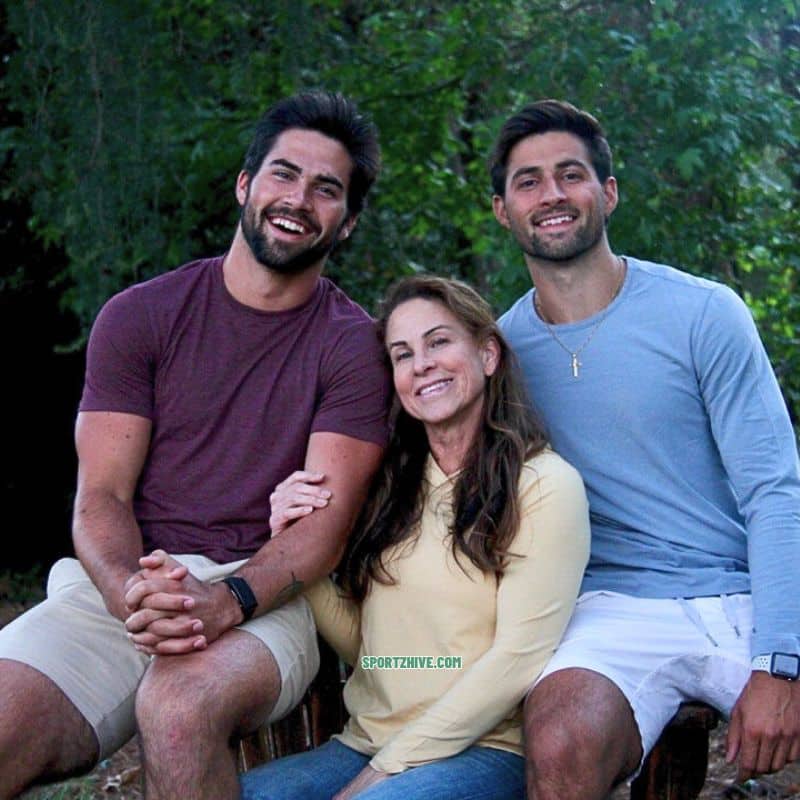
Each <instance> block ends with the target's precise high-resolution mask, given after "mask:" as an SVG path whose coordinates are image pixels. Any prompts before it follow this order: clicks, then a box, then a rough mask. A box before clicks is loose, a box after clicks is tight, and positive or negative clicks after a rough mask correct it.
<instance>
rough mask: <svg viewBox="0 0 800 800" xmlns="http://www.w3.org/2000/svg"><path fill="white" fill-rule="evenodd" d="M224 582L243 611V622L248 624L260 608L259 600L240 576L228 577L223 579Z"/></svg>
mask: <svg viewBox="0 0 800 800" xmlns="http://www.w3.org/2000/svg"><path fill="white" fill-rule="evenodd" d="M222 582H223V583H224V584H225V585H226V586H227V587H228V589H230V591H231V594H232V595H233V596H234V597H235V598H236V602H237V603H238V604H239V608H241V609H242V616H243V617H244V619H243V620H242V622H247V620H249V619H250V617H252V616H253V614H254V613H255V610H256V609H257V608H258V600H256V596H255V594H253V590H252V589H251V588H250V584H249V583H248V582H247V581H246V580H245V579H244V578H241V577H239V576H238V575H228V577H226V578H223V579H222Z"/></svg>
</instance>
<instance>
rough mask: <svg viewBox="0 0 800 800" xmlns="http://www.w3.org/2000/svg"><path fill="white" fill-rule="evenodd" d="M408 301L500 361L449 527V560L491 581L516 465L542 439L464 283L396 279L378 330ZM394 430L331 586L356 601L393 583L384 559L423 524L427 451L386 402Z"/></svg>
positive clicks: (513, 371)
mask: <svg viewBox="0 0 800 800" xmlns="http://www.w3.org/2000/svg"><path fill="white" fill-rule="evenodd" d="M417 298H421V299H425V300H432V301H433V302H436V303H440V304H441V305H442V306H444V307H445V308H446V309H448V310H449V311H450V313H452V314H453V315H454V316H455V317H456V318H457V319H458V320H459V321H460V322H461V324H463V325H464V326H465V327H466V328H467V330H468V331H469V332H470V334H471V335H472V337H473V339H474V341H475V342H476V343H477V344H479V345H480V344H483V343H484V342H486V340H487V339H488V338H490V337H494V339H496V340H497V342H498V345H499V347H500V359H499V362H498V365H497V369H496V370H495V372H494V374H493V375H491V376H490V377H489V378H487V382H486V395H485V402H484V406H483V418H482V421H481V425H480V428H479V430H478V432H477V434H476V437H475V440H474V441H473V443H472V446H471V447H470V449H469V451H468V453H467V456H466V458H465V462H464V465H463V467H462V469H461V471H460V472H459V474H458V477H457V479H456V484H455V487H454V493H453V522H452V525H451V527H450V535H451V539H452V547H453V553H454V555H455V557H456V559H458V555H459V553H463V554H464V555H465V556H466V557H467V558H469V560H470V561H472V563H473V564H475V566H476V567H478V568H479V569H481V570H483V571H484V572H489V571H492V572H494V573H495V574H496V575H498V576H500V575H502V573H503V569H504V567H505V565H506V563H507V559H508V557H509V556H510V555H511V554H510V553H509V550H508V547H509V545H510V543H511V541H512V539H513V538H514V536H515V535H516V532H517V528H518V526H519V519H520V512H519V503H518V498H517V486H518V483H519V477H520V473H521V471H522V465H523V464H524V463H525V461H526V460H527V459H529V458H531V457H532V456H533V455H535V454H537V453H539V452H541V451H542V450H543V449H544V448H545V446H546V445H547V436H546V434H545V432H544V429H543V427H542V425H541V424H540V423H539V421H538V420H537V418H536V416H535V414H534V413H533V411H532V410H531V406H530V404H529V402H528V398H527V396H526V392H525V389H524V384H523V382H522V377H521V374H520V371H519V367H518V366H517V362H516V359H515V357H514V354H513V353H512V352H511V350H510V348H509V347H508V345H507V343H506V341H505V339H504V338H503V335H502V334H501V333H500V330H499V328H498V327H497V324H496V323H495V321H494V317H493V315H492V310H491V308H490V307H489V304H488V303H487V302H486V301H485V300H483V298H481V297H480V295H479V294H478V293H477V292H476V291H475V290H474V289H472V288H471V287H470V286H468V285H467V284H465V283H462V282H460V281H455V280H451V279H447V278H440V277H436V276H431V275H416V276H413V277H409V278H404V279H401V280H400V281H399V282H398V283H396V284H395V285H394V286H393V287H392V288H391V289H390V290H389V292H388V294H387V296H386V299H385V300H384V303H383V307H382V309H381V315H380V318H379V321H378V329H379V333H380V335H381V338H382V340H385V333H386V325H387V322H388V320H389V317H390V316H391V314H392V312H393V311H394V310H395V309H396V308H397V307H398V306H400V305H401V304H403V303H406V302H408V301H409V300H414V299H417ZM392 415H393V429H392V436H391V439H390V442H389V447H388V449H387V452H386V456H385V458H384V461H383V466H382V468H381V470H379V472H378V474H377V475H376V477H375V479H374V481H373V484H372V487H371V489H370V493H369V500H368V502H367V504H366V506H365V507H364V509H363V511H362V513H361V515H360V516H359V519H358V521H357V522H356V526H355V528H354V530H353V533H352V534H351V536H350V540H349V543H348V547H347V550H346V552H345V556H344V560H343V562H342V565H341V570H340V579H341V581H342V584H343V586H344V588H345V589H346V590H347V592H348V593H349V594H350V595H351V596H352V597H353V598H354V599H355V600H357V601H359V602H360V601H361V600H363V599H364V597H365V596H366V594H367V591H368V588H369V582H370V581H371V580H376V581H379V582H380V583H392V582H393V581H392V577H391V575H390V574H389V572H388V571H387V565H386V564H385V562H384V560H383V558H384V553H385V552H386V551H387V549H388V548H390V547H393V546H394V545H397V544H400V543H401V542H403V541H405V540H407V539H409V538H411V537H414V536H416V535H417V532H418V524H419V520H420V517H421V515H422V504H423V498H424V494H425V493H424V489H423V476H424V472H425V462H426V460H427V458H428V453H429V452H430V448H429V445H428V439H427V436H426V435H425V429H424V427H423V425H422V423H421V422H420V421H419V420H417V419H414V418H413V417H411V416H410V415H409V414H407V413H406V412H405V411H404V410H403V408H402V407H401V406H400V404H399V402H398V401H397V399H395V406H394V408H393V411H392Z"/></svg>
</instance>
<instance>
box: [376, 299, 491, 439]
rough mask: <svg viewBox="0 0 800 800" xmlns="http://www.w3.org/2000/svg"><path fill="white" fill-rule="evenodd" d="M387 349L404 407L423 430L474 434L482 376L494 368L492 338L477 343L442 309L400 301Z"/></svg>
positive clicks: (432, 304) (436, 304)
mask: <svg viewBox="0 0 800 800" xmlns="http://www.w3.org/2000/svg"><path fill="white" fill-rule="evenodd" d="M386 348H387V350H388V352H389V358H390V359H391V363H392V372H393V376H394V386H395V390H396V391H397V396H398V398H399V400H400V402H401V403H402V405H403V408H404V409H405V410H406V412H407V413H408V414H410V415H411V416H412V417H414V418H416V419H419V420H421V421H422V422H423V424H425V426H426V428H428V426H433V427H447V428H450V427H453V426H455V425H462V424H464V425H465V426H466V428H465V434H466V433H469V434H470V435H471V434H472V433H474V431H475V430H477V427H478V425H479V423H480V418H481V409H482V407H483V400H484V392H485V387H486V378H487V376H489V375H491V374H492V373H493V372H494V370H495V369H496V367H497V362H498V358H499V347H498V345H497V342H496V341H495V340H494V339H493V338H491V337H490V338H489V339H488V340H487V341H486V342H483V343H481V342H476V341H475V339H474V338H473V336H472V334H471V333H470V332H469V331H468V330H467V328H466V327H465V326H464V325H463V323H461V322H460V321H459V319H458V318H457V317H456V316H455V315H454V314H453V313H452V312H451V311H450V310H449V309H448V308H446V307H445V306H444V305H442V304H441V303H439V302H437V301H435V300H427V299H424V298H414V299H413V300H407V301H406V302H404V303H401V304H400V305H399V306H397V308H395V309H394V311H392V313H391V315H390V316H389V319H388V322H387V325H386Z"/></svg>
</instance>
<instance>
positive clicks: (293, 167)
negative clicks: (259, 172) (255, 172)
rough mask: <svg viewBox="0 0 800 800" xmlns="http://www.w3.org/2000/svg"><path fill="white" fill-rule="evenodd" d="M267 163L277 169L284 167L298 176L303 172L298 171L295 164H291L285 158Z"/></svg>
mask: <svg viewBox="0 0 800 800" xmlns="http://www.w3.org/2000/svg"><path fill="white" fill-rule="evenodd" d="M269 163H270V164H275V165H276V166H279V167H286V169H290V170H291V171H292V172H296V173H297V174H298V175H300V174H301V173H302V172H303V170H302V169H300V167H298V166H297V164H293V163H292V162H291V161H287V160H286V159H285V158H274V159H272V161H270V162H269Z"/></svg>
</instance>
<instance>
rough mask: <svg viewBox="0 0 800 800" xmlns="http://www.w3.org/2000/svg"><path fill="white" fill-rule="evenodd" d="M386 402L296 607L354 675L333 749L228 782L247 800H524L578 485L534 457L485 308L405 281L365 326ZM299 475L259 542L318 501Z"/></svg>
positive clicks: (540, 454)
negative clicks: (329, 556) (338, 557)
mask: <svg viewBox="0 0 800 800" xmlns="http://www.w3.org/2000/svg"><path fill="white" fill-rule="evenodd" d="M379 330H380V332H381V335H382V337H383V339H384V341H385V343H386V350H387V353H388V356H389V360H390V362H391V366H392V371H393V376H394V385H395V390H396V395H397V401H399V404H398V407H397V409H396V419H395V424H394V430H393V435H392V440H391V442H390V445H389V449H388V452H387V455H386V459H385V462H384V465H383V469H382V473H381V474H380V475H379V476H378V477H377V478H376V481H375V485H374V486H373V489H372V492H371V494H370V497H371V500H370V503H369V504H368V507H367V508H365V510H364V512H363V513H362V516H361V518H360V520H359V521H358V523H357V525H356V528H355V530H354V532H353V534H352V535H351V538H350V542H349V545H348V550H347V552H346V555H345V558H344V560H343V562H342V565H341V569H340V575H339V578H340V584H341V588H339V587H337V586H336V585H335V584H334V583H333V582H331V581H330V580H326V581H323V582H321V583H318V584H316V585H315V586H313V587H312V588H311V589H310V590H308V592H307V594H306V596H307V597H308V599H309V601H310V602H311V605H312V608H313V611H314V617H315V619H316V622H317V626H318V628H319V631H320V632H321V634H322V635H323V636H324V637H325V638H326V639H327V640H328V641H329V642H330V643H331V645H332V646H333V647H334V648H335V649H336V650H337V652H338V653H339V655H340V656H341V657H342V658H343V659H344V661H346V662H347V663H348V664H351V665H352V666H353V672H352V674H351V676H350V678H349V680H348V681H347V685H346V686H345V689H344V699H345V705H346V707H347V710H348V712H349V715H350V718H349V721H348V723H347V725H346V726H345V729H344V731H343V732H342V733H341V734H338V735H337V736H335V737H334V738H333V739H332V740H331V741H330V742H328V743H327V744H325V745H323V746H322V747H319V748H317V749H316V750H313V751H310V752H308V753H302V754H299V755H295V756H289V757H287V758H283V759H279V760H277V761H274V762H271V763H269V764H266V765H264V766H263V767H260V768H257V769H255V770H253V771H251V772H248V773H246V774H245V775H243V776H242V778H241V782H242V790H243V794H242V797H243V798H245V800H266V799H267V798H269V800H289V799H290V798H291V799H292V800H308V799H309V798H311V799H312V800H313V798H326V800H327V798H331V797H335V798H336V800H347V799H348V798H355V797H358V798H359V800H390V799H392V800H394V799H397V800H400V798H402V799H403V800H408V798H416V797H418V798H424V799H425V800H458V798H470V799H471V800H477V799H478V798H481V799H482V800H506V798H522V797H524V781H523V777H524V758H523V755H522V753H523V750H522V743H521V739H522V729H521V718H520V714H519V710H520V709H519V706H520V701H521V700H522V698H523V696H524V694H525V691H526V689H527V687H528V686H530V684H531V683H532V681H533V680H534V679H535V678H536V677H537V675H538V674H539V672H540V671H541V669H542V667H543V666H544V664H545V663H546V661H547V660H548V659H549V658H550V655H551V654H552V652H553V650H554V649H555V647H556V645H557V644H558V641H559V639H560V637H561V635H562V633H563V631H564V628H565V626H566V624H567V621H568V619H569V616H570V614H571V612H572V609H573V605H574V603H575V598H576V597H577V593H578V588H579V585H580V581H581V576H582V574H583V570H584V567H585V565H586V561H587V558H588V552H589V520H588V507H587V501H586V495H585V493H584V489H583V483H582V481H581V478H580V476H579V475H578V473H577V472H576V471H575V470H574V469H573V468H572V467H571V466H569V465H568V464H567V463H566V462H565V461H564V460H563V459H561V458H560V457H559V456H558V455H556V454H555V453H554V452H553V451H552V450H550V449H549V448H548V447H547V442H546V438H545V434H544V432H543V430H542V428H541V427H540V426H539V425H538V423H537V422H536V420H535V419H534V418H533V416H532V414H531V412H530V411H529V410H528V408H529V407H528V404H527V400H526V398H525V396H524V392H523V389H522V382H521V380H520V377H519V376H518V373H517V367H516V365H515V363H514V359H513V356H512V354H511V353H510V351H509V349H508V347H507V345H506V343H505V341H504V340H503V337H502V334H501V333H500V332H499V330H498V328H497V326H496V325H495V322H494V319H493V316H492V313H491V309H490V308H489V306H488V304H486V303H485V301H483V300H482V299H481V298H480V296H479V295H478V294H477V293H476V292H474V291H473V290H472V289H471V288H469V287H468V286H466V285H465V284H462V283H459V282H456V281H450V280H446V279H442V278H437V277H432V276H417V277H413V278H407V279H404V280H402V281H401V282H400V283H399V284H397V285H396V286H395V287H394V288H393V289H392V290H391V291H390V293H389V295H388V297H387V299H386V301H385V304H384V311H383V314H382V316H381V319H380V321H379ZM327 494H328V493H327V492H326V491H325V489H324V476H320V475H312V474H310V473H305V472H300V473H295V474H294V475H292V476H291V477H290V478H289V479H287V481H285V482H284V483H283V484H282V485H281V486H280V487H279V489H278V490H277V492H276V494H275V495H274V496H273V512H272V518H271V523H272V524H273V531H274V532H275V531H277V532H280V531H281V529H282V528H284V527H287V525H288V528H287V530H286V531H285V532H284V533H282V534H281V535H285V536H291V525H290V523H291V520H292V519H295V518H297V517H299V516H302V515H305V514H308V513H311V512H312V510H313V508H314V507H315V506H316V507H319V506H320V505H323V504H325V503H326V502H327Z"/></svg>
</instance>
